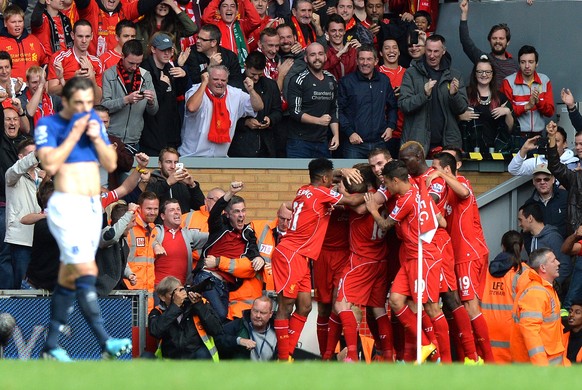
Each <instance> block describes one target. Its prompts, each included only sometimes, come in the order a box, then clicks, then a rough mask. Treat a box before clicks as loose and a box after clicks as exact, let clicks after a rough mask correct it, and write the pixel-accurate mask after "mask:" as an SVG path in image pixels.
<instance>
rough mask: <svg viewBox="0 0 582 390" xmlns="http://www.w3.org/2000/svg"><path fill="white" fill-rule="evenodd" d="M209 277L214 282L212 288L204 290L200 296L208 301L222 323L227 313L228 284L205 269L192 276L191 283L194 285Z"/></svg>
mask: <svg viewBox="0 0 582 390" xmlns="http://www.w3.org/2000/svg"><path fill="white" fill-rule="evenodd" d="M208 278H210V279H211V280H212V281H213V282H214V286H213V287H212V290H209V291H204V292H203V293H202V296H203V297H204V298H206V299H207V300H208V302H210V304H211V305H212V308H213V309H214V311H215V312H216V314H217V315H218V318H220V321H222V322H223V323H224V322H226V316H227V314H228V286H227V284H226V283H224V281H222V280H220V279H218V278H217V277H216V276H214V275H212V274H211V273H210V272H207V271H200V272H198V273H197V274H196V276H194V279H193V280H192V285H196V284H198V283H200V282H202V281H204V280H206V279H208Z"/></svg>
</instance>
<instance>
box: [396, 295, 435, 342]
mask: <svg viewBox="0 0 582 390" xmlns="http://www.w3.org/2000/svg"><path fill="white" fill-rule="evenodd" d="M395 314H396V317H397V318H398V320H400V322H401V323H402V325H403V326H404V328H405V329H406V330H408V331H409V332H410V334H411V335H412V336H414V338H413V339H412V340H411V341H412V342H413V343H416V337H417V334H416V333H417V332H416V315H415V314H414V313H413V312H412V310H410V307H408V305H405V306H404V307H403V308H402V310H400V311H399V312H396V313H395ZM421 337H422V340H421V343H422V345H429V344H430V341H429V340H428V338H427V337H426V335H425V334H424V332H422V334H421ZM407 339H408V338H407ZM407 341H408V340H407Z"/></svg>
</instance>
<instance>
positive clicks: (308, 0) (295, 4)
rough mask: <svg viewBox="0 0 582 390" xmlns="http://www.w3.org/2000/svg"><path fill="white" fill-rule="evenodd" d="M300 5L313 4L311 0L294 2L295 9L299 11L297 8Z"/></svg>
mask: <svg viewBox="0 0 582 390" xmlns="http://www.w3.org/2000/svg"><path fill="white" fill-rule="evenodd" d="M300 3H309V4H313V2H312V1H311V0H296V1H294V2H293V7H292V8H293V9H294V10H297V8H298V7H299V4H300Z"/></svg>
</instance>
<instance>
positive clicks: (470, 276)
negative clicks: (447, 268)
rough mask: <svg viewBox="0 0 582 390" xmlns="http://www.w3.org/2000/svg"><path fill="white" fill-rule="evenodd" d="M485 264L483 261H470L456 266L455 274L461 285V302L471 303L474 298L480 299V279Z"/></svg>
mask: <svg viewBox="0 0 582 390" xmlns="http://www.w3.org/2000/svg"><path fill="white" fill-rule="evenodd" d="M482 269H483V264H482V263H481V260H469V261H465V262H463V263H459V264H457V265H455V273H456V274H457V281H458V283H459V297H460V298H461V302H466V301H470V300H472V299H473V298H475V297H477V298H480V297H481V294H480V293H479V285H480V283H481V281H480V280H479V277H480V275H481V273H482Z"/></svg>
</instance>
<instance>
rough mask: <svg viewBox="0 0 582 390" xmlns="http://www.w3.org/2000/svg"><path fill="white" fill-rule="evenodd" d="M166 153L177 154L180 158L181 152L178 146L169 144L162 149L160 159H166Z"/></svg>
mask: <svg viewBox="0 0 582 390" xmlns="http://www.w3.org/2000/svg"><path fill="white" fill-rule="evenodd" d="M166 153H170V154H175V155H176V156H178V158H180V153H179V152H178V151H177V150H176V148H173V147H171V146H167V147H165V148H163V149H162V150H160V154H159V155H158V161H162V160H163V159H164V154H166Z"/></svg>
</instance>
